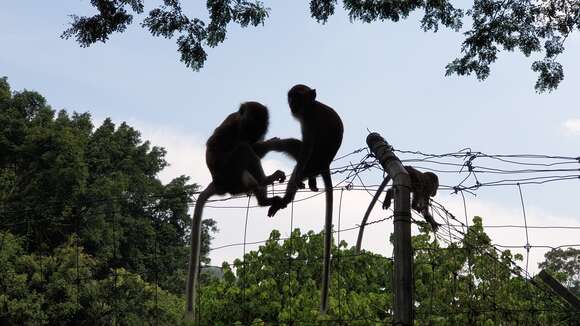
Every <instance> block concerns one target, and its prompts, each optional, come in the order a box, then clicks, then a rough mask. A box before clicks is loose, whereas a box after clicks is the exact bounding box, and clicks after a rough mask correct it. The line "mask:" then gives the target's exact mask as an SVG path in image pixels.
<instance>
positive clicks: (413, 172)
mask: <svg viewBox="0 0 580 326" xmlns="http://www.w3.org/2000/svg"><path fill="white" fill-rule="evenodd" d="M405 170H407V172H408V173H409V177H410V178H411V191H410V192H411V193H412V194H413V200H412V201H411V208H412V209H414V210H416V211H417V212H419V213H421V215H423V218H424V219H425V220H426V221H427V222H429V224H431V228H432V229H433V232H435V231H437V228H438V227H439V224H438V223H437V222H435V219H434V218H433V216H432V215H431V213H429V197H433V196H435V195H436V194H437V188H438V187H439V178H438V177H437V175H436V174H435V173H432V172H421V171H419V170H417V169H415V168H414V167H412V166H409V165H406V166H405ZM393 197H394V190H393V188H392V187H391V188H389V190H387V194H386V195H385V200H384V201H383V209H388V208H389V206H391V200H392V199H393Z"/></svg>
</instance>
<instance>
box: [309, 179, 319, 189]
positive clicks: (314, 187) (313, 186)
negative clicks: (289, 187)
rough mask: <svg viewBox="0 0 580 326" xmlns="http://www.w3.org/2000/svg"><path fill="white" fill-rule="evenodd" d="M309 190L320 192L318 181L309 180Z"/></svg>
mask: <svg viewBox="0 0 580 326" xmlns="http://www.w3.org/2000/svg"><path fill="white" fill-rule="evenodd" d="M308 188H310V190H311V191H314V192H318V187H317V185H316V179H308Z"/></svg>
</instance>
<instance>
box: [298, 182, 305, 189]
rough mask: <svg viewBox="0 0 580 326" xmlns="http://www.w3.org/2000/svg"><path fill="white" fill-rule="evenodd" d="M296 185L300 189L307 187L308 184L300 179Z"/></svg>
mask: <svg viewBox="0 0 580 326" xmlns="http://www.w3.org/2000/svg"><path fill="white" fill-rule="evenodd" d="M296 187H297V188H298V189H304V188H306V185H305V184H304V182H302V181H300V182H297V183H296Z"/></svg>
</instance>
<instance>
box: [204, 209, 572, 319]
mask: <svg viewBox="0 0 580 326" xmlns="http://www.w3.org/2000/svg"><path fill="white" fill-rule="evenodd" d="M423 232H424V233H422V234H419V235H417V236H415V237H413V239H412V241H413V248H414V249H415V257H414V280H415V286H414V290H415V294H414V298H415V322H416V324H417V325H534V324H540V325H555V324H558V323H563V322H565V321H569V320H570V321H574V320H578V317H580V316H577V315H576V316H575V315H573V314H572V312H571V311H570V310H569V309H568V308H566V307H564V306H563V305H562V304H561V302H559V301H558V300H555V299H554V297H553V295H552V294H551V293H549V292H546V291H544V290H543V289H542V288H540V287H537V286H535V285H534V284H532V282H530V281H527V280H525V279H524V278H522V277H519V276H517V271H516V269H515V267H514V265H513V263H514V260H518V259H521V257H520V256H512V254H511V253H510V252H509V251H505V252H502V253H499V252H497V251H496V250H495V248H494V247H493V246H492V245H491V242H490V239H489V237H488V236H487V235H486V234H485V233H484V231H483V227H482V223H481V219H480V218H478V217H476V218H475V219H474V225H472V226H471V227H470V228H469V230H468V232H467V235H466V237H465V238H464V239H462V240H459V241H458V242H453V243H451V244H449V245H447V246H445V247H443V246H441V240H433V239H431V238H430V236H429V234H428V233H427V228H425V229H423ZM322 241H323V234H322V233H313V232H312V231H310V232H308V233H306V234H301V233H300V230H298V229H296V230H294V232H293V233H292V237H291V238H289V239H281V238H280V233H279V232H278V231H276V230H275V231H272V233H271V234H270V238H269V239H268V241H267V242H266V243H265V244H264V245H263V246H261V247H260V248H259V249H258V250H256V251H252V252H249V253H247V254H246V255H245V256H244V259H243V260H240V259H238V260H236V261H234V263H233V264H232V265H229V264H224V265H223V266H222V267H223V269H224V271H225V275H224V278H223V280H219V279H214V280H212V281H211V282H209V283H208V284H206V285H205V286H204V287H202V289H201V299H200V305H201V306H200V315H201V316H200V318H201V324H202V325H207V324H212V325H231V324H234V322H238V323H240V324H247V323H250V322H254V323H256V324H259V325H261V324H260V323H263V324H264V325H269V324H272V323H275V324H277V323H280V324H281V325H292V324H295V323H301V322H302V323H317V324H320V325H326V324H328V325H336V324H339V323H340V322H342V323H343V324H347V325H383V324H386V323H390V322H391V313H392V284H391V279H392V271H393V263H392V261H391V259H389V258H387V257H382V256H380V255H376V254H373V253H370V252H363V253H362V254H355V252H354V248H348V246H347V244H346V243H345V242H344V241H342V242H341V243H340V244H339V245H338V246H337V247H334V248H333V250H332V253H333V259H332V268H331V273H332V274H331V287H330V299H329V300H330V301H329V302H330V305H329V306H330V309H329V313H328V315H325V316H322V315H319V313H318V305H319V300H320V297H319V295H320V292H319V290H320V283H321V280H320V275H321V269H322V267H321V265H322V264H321V253H322V247H323V244H322ZM574 318H576V319H574Z"/></svg>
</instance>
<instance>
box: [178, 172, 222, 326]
mask: <svg viewBox="0 0 580 326" xmlns="http://www.w3.org/2000/svg"><path fill="white" fill-rule="evenodd" d="M213 195H215V187H214V185H213V183H210V184H209V185H207V187H206V188H205V189H204V190H203V191H202V192H201V193H200V194H199V196H198V197H197V201H196V202H195V210H194V212H193V220H192V221H191V254H190V256H189V273H188V275H187V286H186V288H185V297H186V300H187V303H186V312H185V314H186V317H187V318H188V319H190V320H195V307H194V305H195V302H196V299H197V279H198V274H199V259H200V257H199V256H200V254H201V251H200V250H201V218H202V214H203V207H204V206H205V203H206V202H207V200H208V199H209V197H211V196H213Z"/></svg>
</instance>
